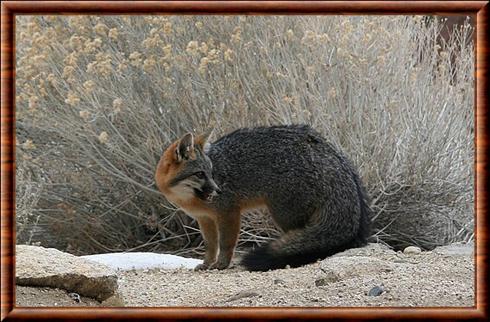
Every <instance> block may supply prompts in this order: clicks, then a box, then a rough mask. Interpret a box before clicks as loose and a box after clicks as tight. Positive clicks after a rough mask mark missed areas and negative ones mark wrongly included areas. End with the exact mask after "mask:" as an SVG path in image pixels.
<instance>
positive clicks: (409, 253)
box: [403, 246, 422, 255]
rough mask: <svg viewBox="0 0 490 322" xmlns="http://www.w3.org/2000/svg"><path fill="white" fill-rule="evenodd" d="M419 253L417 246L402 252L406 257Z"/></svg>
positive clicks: (409, 247)
mask: <svg viewBox="0 0 490 322" xmlns="http://www.w3.org/2000/svg"><path fill="white" fill-rule="evenodd" d="M421 252H422V250H421V249H420V248H419V247H417V246H408V247H406V248H405V249H404V250H403V253H404V254H407V255H418V254H420V253H421Z"/></svg>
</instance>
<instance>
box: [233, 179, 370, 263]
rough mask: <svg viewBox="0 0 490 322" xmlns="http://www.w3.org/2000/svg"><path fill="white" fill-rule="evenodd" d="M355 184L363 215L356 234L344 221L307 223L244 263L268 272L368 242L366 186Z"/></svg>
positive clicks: (244, 259) (368, 216) (246, 258)
mask: <svg viewBox="0 0 490 322" xmlns="http://www.w3.org/2000/svg"><path fill="white" fill-rule="evenodd" d="M356 184H357V191H358V194H359V197H360V198H359V199H360V218H359V222H358V227H356V229H355V230H354V231H355V233H354V235H352V227H349V224H348V223H345V225H346V226H345V227H341V226H342V224H340V225H339V223H328V222H325V223H323V224H315V225H313V224H312V225H307V226H306V227H305V228H303V229H301V230H295V231H290V232H287V233H286V234H285V235H284V236H282V237H281V238H280V239H278V240H275V241H272V242H270V243H268V244H267V245H265V246H261V247H259V248H255V249H253V250H252V251H251V252H250V253H248V254H246V255H245V256H244V258H243V259H242V262H241V264H242V265H243V266H245V267H246V268H247V269H248V270H250V271H267V270H270V269H278V268H285V267H286V266H287V265H289V266H290V267H298V266H302V265H305V264H308V263H312V262H315V261H317V260H318V259H323V258H325V257H328V256H331V255H333V254H335V253H338V252H341V251H344V250H346V249H349V248H355V247H361V246H364V245H366V243H367V238H368V237H369V233H370V218H371V215H370V209H369V206H368V205H367V202H368V201H367V199H366V194H365V193H364V189H363V187H362V186H361V185H360V183H359V182H358V180H356ZM322 211H326V210H322ZM323 218H328V216H323ZM350 225H352V223H351V224H350ZM349 234H350V236H349Z"/></svg>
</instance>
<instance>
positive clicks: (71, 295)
mask: <svg viewBox="0 0 490 322" xmlns="http://www.w3.org/2000/svg"><path fill="white" fill-rule="evenodd" d="M68 296H69V297H71V299H72V300H73V301H75V302H77V303H80V302H81V301H82V300H81V299H80V295H79V294H78V293H69V294H68Z"/></svg>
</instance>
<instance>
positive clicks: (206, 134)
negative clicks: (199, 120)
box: [196, 128, 214, 152]
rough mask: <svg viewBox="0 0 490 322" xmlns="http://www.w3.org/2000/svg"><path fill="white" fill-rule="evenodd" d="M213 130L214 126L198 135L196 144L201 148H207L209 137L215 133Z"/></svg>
mask: <svg viewBox="0 0 490 322" xmlns="http://www.w3.org/2000/svg"><path fill="white" fill-rule="evenodd" d="M213 132H214V128H212V129H210V130H207V131H206V132H204V133H202V134H200V135H198V136H197V137H196V144H198V145H199V146H201V149H202V150H203V151H204V150H205V149H206V145H207V144H206V143H207V141H208V139H209V137H210V136H211V135H212V134H213ZM205 152H206V151H205Z"/></svg>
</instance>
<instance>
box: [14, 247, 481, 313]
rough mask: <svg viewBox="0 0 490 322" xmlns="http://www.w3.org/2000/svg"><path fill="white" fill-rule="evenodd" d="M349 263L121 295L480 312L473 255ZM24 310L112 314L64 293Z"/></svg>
mask: <svg viewBox="0 0 490 322" xmlns="http://www.w3.org/2000/svg"><path fill="white" fill-rule="evenodd" d="M360 250H362V249H360ZM349 255H352V256H346V257H342V256H337V255H335V256H333V257H331V258H329V259H326V260H324V261H323V262H317V263H314V264H310V265H306V266H303V267H300V268H294V269H291V268H287V269H280V270H275V271H269V272H247V271H244V270H243V269H241V268H239V267H237V266H235V267H234V268H233V267H232V268H231V269H228V270H224V271H217V270H214V271H198V272H195V271H192V270H187V269H175V270H159V269H154V270H136V271H126V272H119V274H118V276H119V293H120V296H121V297H122V299H123V301H124V303H125V306H131V307H134V306H152V307H155V306H201V307H203V306H473V305H475V296H474V294H475V287H474V280H475V279H474V259H473V254H471V253H467V252H463V253H460V252H459V251H458V252H456V253H453V252H446V253H436V252H422V253H420V254H411V255H409V254H403V253H400V252H399V253H395V252H392V251H390V252H384V251H379V250H371V251H356V250H351V251H350V253H349ZM373 288H374V289H373ZM370 293H371V294H370ZM379 293H380V294H379ZM17 304H18V305H19V306H80V305H87V306H104V305H102V304H100V303H98V302H96V301H93V300H91V299H86V298H82V299H81V302H80V303H78V302H77V301H75V300H74V299H73V295H72V296H71V297H70V296H69V295H68V293H67V292H65V291H62V290H53V289H46V288H31V287H17Z"/></svg>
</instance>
